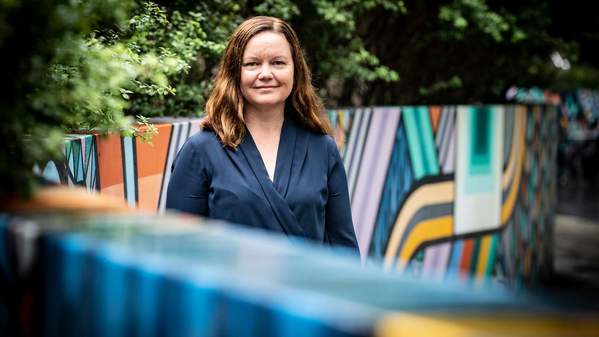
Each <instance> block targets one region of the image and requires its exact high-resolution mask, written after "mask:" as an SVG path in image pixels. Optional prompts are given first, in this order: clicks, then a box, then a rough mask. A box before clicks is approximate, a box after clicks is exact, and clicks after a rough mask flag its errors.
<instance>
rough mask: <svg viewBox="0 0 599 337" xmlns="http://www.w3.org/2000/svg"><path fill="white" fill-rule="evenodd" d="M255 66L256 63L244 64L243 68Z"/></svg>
mask: <svg viewBox="0 0 599 337" xmlns="http://www.w3.org/2000/svg"><path fill="white" fill-rule="evenodd" d="M256 65H258V63H256V62H246V63H244V64H243V66H244V67H255V66H256Z"/></svg>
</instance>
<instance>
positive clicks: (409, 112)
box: [402, 106, 439, 180]
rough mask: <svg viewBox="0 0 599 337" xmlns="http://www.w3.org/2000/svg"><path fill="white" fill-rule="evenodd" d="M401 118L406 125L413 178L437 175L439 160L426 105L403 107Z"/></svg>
mask: <svg viewBox="0 0 599 337" xmlns="http://www.w3.org/2000/svg"><path fill="white" fill-rule="evenodd" d="M402 118H403V121H404V124H405V126H406V135H407V138H408V151H409V153H410V158H411V162H412V169H413V170H414V178H415V179H416V180H418V179H420V178H422V177H424V176H427V175H438V174H439V162H438V160H437V151H436V147H435V141H434V138H433V129H432V126H431V120H430V116H429V113H428V107H426V106H419V107H404V108H402Z"/></svg>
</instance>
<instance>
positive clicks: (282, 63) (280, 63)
mask: <svg viewBox="0 0 599 337" xmlns="http://www.w3.org/2000/svg"><path fill="white" fill-rule="evenodd" d="M273 64H274V65H276V66H282V65H285V62H283V61H274V62H273Z"/></svg>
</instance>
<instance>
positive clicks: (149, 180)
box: [137, 173, 162, 212]
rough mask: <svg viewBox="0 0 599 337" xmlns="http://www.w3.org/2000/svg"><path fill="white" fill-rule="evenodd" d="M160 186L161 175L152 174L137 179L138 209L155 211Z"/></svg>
mask: <svg viewBox="0 0 599 337" xmlns="http://www.w3.org/2000/svg"><path fill="white" fill-rule="evenodd" d="M161 185H162V173H160V174H154V175H151V176H147V177H141V178H139V179H137V189H138V193H139V194H138V195H137V197H138V201H139V202H138V204H137V207H138V208H139V209H143V210H147V211H153V212H154V211H156V210H157V209H158V198H159V197H160V186H161Z"/></svg>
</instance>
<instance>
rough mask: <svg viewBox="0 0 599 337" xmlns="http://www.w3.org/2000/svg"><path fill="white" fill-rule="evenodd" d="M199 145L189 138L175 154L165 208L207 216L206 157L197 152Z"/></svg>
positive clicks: (207, 182)
mask: <svg viewBox="0 0 599 337" xmlns="http://www.w3.org/2000/svg"><path fill="white" fill-rule="evenodd" d="M199 145H200V144H197V143H195V142H194V139H193V138H192V139H189V140H188V141H187V142H186V143H185V144H184V145H183V148H181V151H179V153H178V154H177V157H176V158H175V161H174V162H173V167H172V174H171V179H170V181H169V183H168V190H167V193H166V208H167V209H172V210H177V211H181V212H185V213H192V214H196V215H201V216H208V188H209V180H208V175H207V172H206V169H205V165H204V163H205V161H206V158H202V156H201V155H200V154H199V153H198V146H199Z"/></svg>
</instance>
